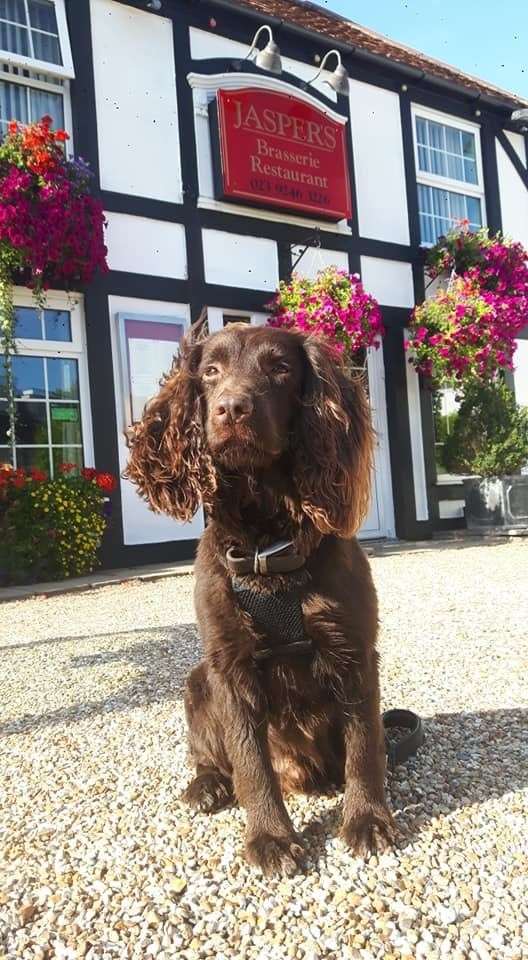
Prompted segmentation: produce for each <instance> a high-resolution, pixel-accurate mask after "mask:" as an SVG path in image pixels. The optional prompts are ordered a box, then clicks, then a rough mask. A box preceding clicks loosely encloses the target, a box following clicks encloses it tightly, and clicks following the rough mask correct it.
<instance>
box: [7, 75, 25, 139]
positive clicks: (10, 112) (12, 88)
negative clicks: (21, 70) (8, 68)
mask: <svg viewBox="0 0 528 960" xmlns="http://www.w3.org/2000/svg"><path fill="white" fill-rule="evenodd" d="M10 120H20V123H27V122H28V120H29V113H28V94H27V88H26V87H21V86H20V84H18V83H8V82H7V81H6V80H1V81H0V136H2V137H3V136H5V134H6V133H7V124H8V123H9V121H10Z"/></svg>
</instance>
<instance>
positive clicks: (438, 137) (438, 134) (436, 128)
mask: <svg viewBox="0 0 528 960" xmlns="http://www.w3.org/2000/svg"><path fill="white" fill-rule="evenodd" d="M428 127H429V142H430V144H431V146H432V147H436V149H437V150H443V149H444V128H443V126H442V124H440V123H434V121H433V120H429V121H428Z"/></svg>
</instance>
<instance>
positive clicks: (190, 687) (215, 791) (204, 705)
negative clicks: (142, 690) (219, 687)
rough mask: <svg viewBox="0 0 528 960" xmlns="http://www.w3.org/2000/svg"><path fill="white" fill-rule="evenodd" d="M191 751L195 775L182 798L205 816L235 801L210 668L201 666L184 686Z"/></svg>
mask: <svg viewBox="0 0 528 960" xmlns="http://www.w3.org/2000/svg"><path fill="white" fill-rule="evenodd" d="M184 703H185V715H186V717H187V727H188V739H189V752H190V755H191V759H192V761H193V763H194V765H195V767H196V776H195V777H194V779H193V780H192V781H191V783H190V784H189V786H188V787H187V789H186V790H185V792H184V794H183V796H182V799H183V800H184V801H185V802H186V803H189V804H190V805H191V806H193V807H197V808H198V809H199V810H201V811H202V812H203V813H216V812H217V811H218V810H222V808H223V807H226V806H228V805H229V804H231V803H232V802H233V800H234V793H233V781H232V778H231V765H230V763H229V760H228V759H227V755H226V751H225V747H224V740H223V735H222V728H221V725H220V723H219V722H218V719H217V718H216V716H215V713H214V709H213V702H212V698H211V690H210V686H209V682H208V679H207V666H206V664H205V663H200V664H199V665H198V666H197V667H195V668H194V670H193V671H192V672H191V673H190V675H189V677H188V678H187V683H186V686H185V695H184Z"/></svg>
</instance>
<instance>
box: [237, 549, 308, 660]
mask: <svg viewBox="0 0 528 960" xmlns="http://www.w3.org/2000/svg"><path fill="white" fill-rule="evenodd" d="M226 561H227V566H228V569H229V572H230V574H231V582H232V585H233V592H234V594H235V599H236V602H237V604H238V606H239V607H240V609H241V610H243V611H244V613H247V614H249V616H250V617H251V619H252V620H253V621H254V623H255V624H256V626H257V627H258V629H259V631H260V632H261V633H262V634H264V636H265V637H266V638H267V639H268V640H269V641H271V644H270V646H266V647H262V648H259V649H257V650H256V651H255V653H254V655H253V656H254V659H255V661H256V662H257V663H258V664H263V663H265V662H266V661H267V660H272V659H277V658H279V659H280V658H283V657H286V658H288V657H291V656H294V657H298V656H305V655H308V654H310V653H312V652H313V644H312V641H311V640H307V639H306V636H305V633H304V621H303V615H302V606H301V595H300V592H301V589H302V583H303V581H304V580H305V579H306V577H302V576H301V577H300V578H299V577H297V578H295V579H296V582H295V583H294V584H293V585H289V584H287V585H286V586H285V587H284V589H282V590H278V591H276V592H273V593H272V592H270V593H262V592H261V591H259V590H251V589H248V587H247V586H246V585H245V583H244V581H243V580H241V579H240V577H244V576H246V577H247V576H264V577H269V576H273V575H274V574H275V575H276V574H285V575H289V574H292V573H295V572H296V571H301V570H303V568H304V565H305V558H304V557H302V556H301V555H300V554H299V553H296V552H295V550H294V544H293V543H292V541H291V540H281V541H279V542H278V543H274V544H273V545H272V546H271V547H266V548H265V549H263V550H255V553H254V554H253V556H248V555H247V554H241V553H239V552H238V551H237V549H236V547H231V549H230V550H228V551H227V555H226Z"/></svg>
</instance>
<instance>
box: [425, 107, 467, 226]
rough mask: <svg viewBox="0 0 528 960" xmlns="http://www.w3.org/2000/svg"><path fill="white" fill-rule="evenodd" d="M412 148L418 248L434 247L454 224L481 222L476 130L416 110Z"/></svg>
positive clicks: (440, 115) (465, 124)
mask: <svg viewBox="0 0 528 960" xmlns="http://www.w3.org/2000/svg"><path fill="white" fill-rule="evenodd" d="M413 117H414V144H415V157H416V178H417V182H418V212H419V218H420V236H421V241H422V243H423V244H433V243H435V242H436V240H437V239H438V237H440V236H442V234H445V233H446V232H447V231H448V230H449V229H450V227H453V226H454V225H455V224H456V222H457V221H460V220H467V221H468V223H469V227H470V229H472V230H478V228H479V227H481V226H483V224H484V223H485V209H484V182H483V176H482V163H481V159H480V137H479V129H478V127H477V126H476V125H475V124H469V123H465V121H463V120H458V119H455V118H451V117H444V116H443V115H442V114H438V113H436V112H435V111H432V110H426V109H425V108H422V107H419V106H415V107H414V109H413Z"/></svg>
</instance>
